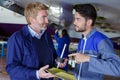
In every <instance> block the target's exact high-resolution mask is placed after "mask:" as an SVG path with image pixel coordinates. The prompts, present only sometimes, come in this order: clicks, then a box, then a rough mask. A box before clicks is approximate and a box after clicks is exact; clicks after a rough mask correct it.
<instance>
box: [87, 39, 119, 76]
mask: <svg viewBox="0 0 120 80" xmlns="http://www.w3.org/2000/svg"><path fill="white" fill-rule="evenodd" d="M98 50H99V53H100V54H101V58H95V57H91V58H90V62H89V71H92V72H96V73H100V74H105V75H111V76H120V58H119V57H118V56H117V55H116V54H115V52H114V48H113V46H112V43H111V42H110V40H102V41H101V42H100V44H99V46H98Z"/></svg>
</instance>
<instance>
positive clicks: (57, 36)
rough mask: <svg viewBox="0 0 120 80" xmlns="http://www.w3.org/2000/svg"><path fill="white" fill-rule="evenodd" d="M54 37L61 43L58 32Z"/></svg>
mask: <svg viewBox="0 0 120 80" xmlns="http://www.w3.org/2000/svg"><path fill="white" fill-rule="evenodd" d="M54 37H55V40H56V41H57V43H59V42H60V41H59V40H60V38H59V35H58V32H56V33H55V35H54Z"/></svg>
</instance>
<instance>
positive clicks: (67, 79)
mask: <svg viewBox="0 0 120 80" xmlns="http://www.w3.org/2000/svg"><path fill="white" fill-rule="evenodd" d="M46 71H47V72H49V73H51V74H53V75H55V76H56V77H58V78H61V79H63V80H76V78H75V77H74V76H73V75H72V74H69V73H67V72H66V71H64V70H61V69H58V68H54V67H53V68H49V69H47V70H46Z"/></svg>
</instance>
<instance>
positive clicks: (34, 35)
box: [28, 25, 45, 39]
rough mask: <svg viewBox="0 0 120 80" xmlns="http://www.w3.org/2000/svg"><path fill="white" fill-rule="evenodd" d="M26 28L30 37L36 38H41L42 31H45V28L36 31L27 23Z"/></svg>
mask: <svg viewBox="0 0 120 80" xmlns="http://www.w3.org/2000/svg"><path fill="white" fill-rule="evenodd" d="M28 30H29V32H30V34H31V35H32V37H36V38H38V39H40V38H41V36H42V35H43V33H44V32H45V30H43V31H41V33H39V34H38V33H36V32H35V31H34V30H33V29H32V28H31V27H30V26H29V25H28Z"/></svg>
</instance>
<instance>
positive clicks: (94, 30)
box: [82, 27, 97, 38]
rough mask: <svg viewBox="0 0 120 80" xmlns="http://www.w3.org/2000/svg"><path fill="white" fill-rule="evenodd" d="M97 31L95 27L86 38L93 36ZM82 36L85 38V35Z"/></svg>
mask: <svg viewBox="0 0 120 80" xmlns="http://www.w3.org/2000/svg"><path fill="white" fill-rule="evenodd" d="M96 31H97V29H96V28H95V27H94V28H93V29H92V30H91V31H90V32H89V33H88V34H87V36H86V38H89V37H91V36H92V35H93V34H94V33H95V32H96ZM82 38H84V35H83V34H82Z"/></svg>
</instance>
